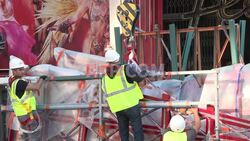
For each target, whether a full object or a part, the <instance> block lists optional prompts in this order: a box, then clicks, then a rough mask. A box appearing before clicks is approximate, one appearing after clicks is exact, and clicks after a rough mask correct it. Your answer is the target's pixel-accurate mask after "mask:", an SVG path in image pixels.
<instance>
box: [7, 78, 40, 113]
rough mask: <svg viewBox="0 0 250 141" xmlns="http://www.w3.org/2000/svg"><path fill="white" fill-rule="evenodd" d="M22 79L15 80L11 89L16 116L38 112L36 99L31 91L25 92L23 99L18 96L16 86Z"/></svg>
mask: <svg viewBox="0 0 250 141" xmlns="http://www.w3.org/2000/svg"><path fill="white" fill-rule="evenodd" d="M19 80H20V79H17V80H15V81H14V82H13V83H12V85H11V89H10V98H11V103H12V107H13V110H14V112H15V114H16V116H23V115H27V114H28V113H30V112H31V111H32V110H36V99H35V97H34V95H33V93H32V92H31V91H24V94H23V96H22V97H21V98H18V97H17V95H16V86H17V83H18V81H19Z"/></svg>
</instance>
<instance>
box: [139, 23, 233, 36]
mask: <svg viewBox="0 0 250 141" xmlns="http://www.w3.org/2000/svg"><path fill="white" fill-rule="evenodd" d="M216 28H217V30H223V29H224V27H222V26H221V25H219V26H212V27H198V28H197V30H198V32H207V31H214V30H215V29H216ZM226 29H229V27H226ZM194 31H195V28H194V27H190V28H183V29H177V30H176V33H185V32H194ZM169 33H170V31H169V30H161V31H160V35H164V34H169ZM152 35H156V33H155V32H143V33H141V36H152ZM135 36H138V32H135Z"/></svg>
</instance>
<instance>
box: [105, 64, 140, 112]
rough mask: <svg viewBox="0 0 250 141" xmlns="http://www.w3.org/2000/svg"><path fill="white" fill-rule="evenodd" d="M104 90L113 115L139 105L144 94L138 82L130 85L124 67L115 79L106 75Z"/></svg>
mask: <svg viewBox="0 0 250 141" xmlns="http://www.w3.org/2000/svg"><path fill="white" fill-rule="evenodd" d="M102 90H103V92H104V93H105V94H106V99H107V102H108V105H109V107H110V109H111V111H112V112H113V113H115V112H119V111H122V110H125V109H128V108H130V107H133V106H135V105H137V104H138V103H139V100H140V99H143V94H142V92H141V89H140V87H139V86H138V84H137V82H133V83H129V82H128V81H127V78H126V76H125V71H124V65H122V66H121V67H120V68H119V70H118V72H117V73H116V75H115V76H114V78H113V79H111V78H109V76H108V75H107V74H106V75H105V76H104V77H103V78H102Z"/></svg>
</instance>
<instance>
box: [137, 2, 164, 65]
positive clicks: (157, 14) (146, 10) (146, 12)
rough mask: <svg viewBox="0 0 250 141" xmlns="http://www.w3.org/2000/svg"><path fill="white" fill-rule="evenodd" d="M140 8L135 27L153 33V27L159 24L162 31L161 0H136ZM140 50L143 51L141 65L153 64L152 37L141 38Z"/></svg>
mask: <svg viewBox="0 0 250 141" xmlns="http://www.w3.org/2000/svg"><path fill="white" fill-rule="evenodd" d="M136 3H137V5H138V6H139V7H140V16H139V20H138V22H137V27H139V28H140V29H142V30H144V31H146V32H152V31H154V25H155V24H159V28H160V30H162V29H163V20H162V16H163V0H136ZM141 44H142V46H141V47H142V48H143V50H144V60H142V59H141V60H142V61H141V63H145V64H149V65H150V64H155V61H154V60H155V59H154V58H155V57H154V52H155V50H154V49H155V44H156V43H155V39H154V37H150V36H148V37H146V38H143V41H142V43H141Z"/></svg>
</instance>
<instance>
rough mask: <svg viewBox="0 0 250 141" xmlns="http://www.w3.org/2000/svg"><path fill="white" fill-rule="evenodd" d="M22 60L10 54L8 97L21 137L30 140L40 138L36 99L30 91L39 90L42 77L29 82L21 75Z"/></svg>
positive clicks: (23, 65) (23, 68)
mask: <svg viewBox="0 0 250 141" xmlns="http://www.w3.org/2000/svg"><path fill="white" fill-rule="evenodd" d="M26 66H27V65H25V64H24V62H23V60H21V59H19V58H17V57H15V56H12V55H11V56H10V62H9V68H10V71H11V73H12V75H11V76H10V78H9V85H10V99H11V105H12V108H13V110H14V113H15V115H16V117H17V119H18V121H19V123H20V131H21V132H23V134H22V139H23V140H26V139H27V138H28V139H29V140H32V141H36V140H41V136H40V135H41V134H40V127H41V124H40V123H39V116H38V114H37V112H36V99H35V96H34V95H33V93H32V91H36V90H39V88H40V87H41V85H42V82H43V79H46V76H41V77H40V78H39V80H38V81H37V82H36V83H30V82H27V81H26V80H24V79H23V78H22V77H23V76H24V74H25V68H26Z"/></svg>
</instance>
